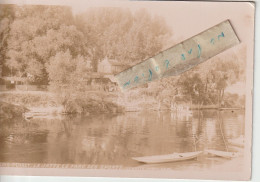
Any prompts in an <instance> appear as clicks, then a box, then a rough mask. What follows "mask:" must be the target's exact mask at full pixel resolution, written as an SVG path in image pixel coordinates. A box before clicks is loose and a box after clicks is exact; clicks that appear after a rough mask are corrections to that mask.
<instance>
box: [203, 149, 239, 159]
mask: <svg viewBox="0 0 260 182" xmlns="http://www.w3.org/2000/svg"><path fill="white" fill-rule="evenodd" d="M205 152H207V153H208V154H212V155H216V156H219V157H224V158H228V159H230V158H234V157H238V153H236V152H225V151H220V150H205Z"/></svg>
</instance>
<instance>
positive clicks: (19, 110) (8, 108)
mask: <svg viewBox="0 0 260 182" xmlns="http://www.w3.org/2000/svg"><path fill="white" fill-rule="evenodd" d="M28 111H29V109H28V108H26V107H24V106H19V105H14V104H10V103H6V102H2V101H0V118H1V119H3V120H4V119H11V118H15V117H22V116H23V114H24V113H25V112H28Z"/></svg>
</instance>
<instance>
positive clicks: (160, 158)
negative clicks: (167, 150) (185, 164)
mask: <svg viewBox="0 0 260 182" xmlns="http://www.w3.org/2000/svg"><path fill="white" fill-rule="evenodd" d="M202 153H203V151H196V152H185V153H172V154H166V155H153V156H144V157H133V158H132V159H133V160H136V161H138V162H143V163H147V164H154V163H164V162H175V161H183V160H189V159H194V158H196V157H198V156H199V155H200V154H202Z"/></svg>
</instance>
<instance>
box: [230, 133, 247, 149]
mask: <svg viewBox="0 0 260 182" xmlns="http://www.w3.org/2000/svg"><path fill="white" fill-rule="evenodd" d="M228 143H229V144H230V145H233V146H236V147H242V148H243V147H244V145H245V139H244V137H243V136H240V137H238V138H234V139H229V140H228Z"/></svg>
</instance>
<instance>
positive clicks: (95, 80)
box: [89, 58, 130, 91]
mask: <svg viewBox="0 0 260 182" xmlns="http://www.w3.org/2000/svg"><path fill="white" fill-rule="evenodd" d="M128 67H130V66H129V65H127V64H122V63H120V62H119V61H117V60H115V59H108V58H105V59H103V60H102V61H100V62H99V63H98V66H97V73H92V74H91V76H90V82H89V83H90V85H91V88H92V89H98V90H105V91H115V90H117V82H116V80H115V77H114V75H115V74H117V73H119V72H121V71H124V70H125V69H127V68H128Z"/></svg>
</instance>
